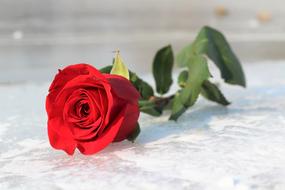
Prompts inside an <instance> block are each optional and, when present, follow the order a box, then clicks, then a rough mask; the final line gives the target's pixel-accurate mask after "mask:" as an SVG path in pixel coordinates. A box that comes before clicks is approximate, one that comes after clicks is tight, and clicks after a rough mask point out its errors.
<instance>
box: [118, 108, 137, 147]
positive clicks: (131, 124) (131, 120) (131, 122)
mask: <svg viewBox="0 0 285 190" xmlns="http://www.w3.org/2000/svg"><path fill="white" fill-rule="evenodd" d="M139 114H140V112H139V107H138V106H137V105H133V104H128V105H127V110H126V114H125V115H124V121H123V123H122V126H121V127H120V129H119V131H118V133H117V135H116V137H115V139H114V141H113V142H119V141H123V140H125V139H127V138H128V137H129V136H130V135H131V134H132V132H133V131H134V130H135V128H136V126H137V122H138V118H139Z"/></svg>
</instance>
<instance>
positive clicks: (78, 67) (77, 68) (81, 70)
mask: <svg viewBox="0 0 285 190" xmlns="http://www.w3.org/2000/svg"><path fill="white" fill-rule="evenodd" d="M89 74H91V75H94V76H96V77H98V78H101V79H103V78H104V77H103V75H102V74H101V73H100V71H98V70H97V69H95V68H94V67H93V66H91V65H89V64H86V63H80V64H75V65H69V66H67V67H65V68H64V69H63V70H59V73H58V74H57V75H56V76H55V78H54V80H53V82H52V84H51V85H50V88H49V91H52V90H55V89H61V88H62V87H63V86H64V85H65V84H66V83H67V82H68V81H70V80H72V79H73V78H75V77H77V76H79V75H89Z"/></svg>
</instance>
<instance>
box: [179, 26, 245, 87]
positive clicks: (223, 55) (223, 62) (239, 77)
mask: <svg viewBox="0 0 285 190" xmlns="http://www.w3.org/2000/svg"><path fill="white" fill-rule="evenodd" d="M195 54H206V55H207V56H208V57H209V58H210V59H211V60H212V61H213V62H214V63H215V64H216V66H217V67H218V68H219V70H220V71H221V76H222V78H223V79H224V80H225V82H227V83H229V84H237V85H241V86H244V87H245V86H246V82H245V75H244V72H243V69H242V66H241V64H240V61H239V60H238V58H237V56H236V55H235V54H234V52H233V51H232V49H231V47H230V45H229V43H228V42H227V40H226V38H225V37H224V36H223V34H222V33H221V32H219V31H217V30H215V29H213V28H211V27H208V26H205V27H203V28H202V29H201V30H200V32H199V34H198V36H197V37H196V39H195V41H194V42H193V44H190V45H188V46H186V47H185V48H183V49H182V50H181V51H180V52H179V53H178V55H177V62H178V64H179V65H180V66H187V64H188V61H187V60H188V59H189V57H191V56H193V55H195Z"/></svg>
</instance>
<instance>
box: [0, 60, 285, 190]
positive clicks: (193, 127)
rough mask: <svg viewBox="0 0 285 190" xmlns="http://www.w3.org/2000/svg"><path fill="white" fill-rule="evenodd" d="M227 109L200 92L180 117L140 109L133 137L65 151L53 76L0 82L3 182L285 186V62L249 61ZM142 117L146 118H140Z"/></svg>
mask: <svg viewBox="0 0 285 190" xmlns="http://www.w3.org/2000/svg"><path fill="white" fill-rule="evenodd" d="M244 66H245V71H246V76H247V79H248V88H247V89H242V88H239V87H230V86H227V85H223V91H224V92H225V95H226V96H227V97H228V98H229V100H230V101H232V104H231V105H230V106H229V107H228V108H224V107H221V106H219V105H216V104H214V103H210V102H207V101H206V100H204V99H200V100H199V101H198V102H197V104H196V105H195V106H194V107H193V108H192V109H191V110H189V111H188V112H187V113H186V114H185V115H183V116H182V117H181V118H180V119H179V120H178V122H173V121H167V117H168V114H167V113H166V114H165V115H164V116H163V117H161V118H153V117H149V116H146V115H143V114H142V115H141V117H140V121H141V128H142V132H141V135H140V136H139V138H138V139H137V141H136V142H135V143H133V144H132V143H130V142H126V141H125V142H122V143H117V144H112V145H111V146H109V147H107V148H106V149H105V150H103V151H102V152H100V153H99V154H96V155H93V156H83V155H80V154H79V153H78V152H76V153H75V155H74V156H72V157H70V156H67V155H66V154H65V153H63V152H61V151H56V150H53V149H52V148H51V147H50V145H49V142H48V139H47V130H46V119H47V118H46V113H45V109H44V101H45V96H46V94H47V89H48V83H47V82H44V83H39V82H37V83H35V82H30V83H24V84H12V85H9V84H7V85H1V86H0V105H1V114H0V189H1V190H6V189H9V190H10V189H11V190H13V189H15V190H17V189H23V190H33V189H44V190H49V189H58V190H61V189H69V190H73V189H74V190H81V189H82V190H91V189H118V190H119V189H142V190H144V189H193V190H223V189H225V190H284V189H285V181H284V179H285V138H284V137H285V96H284V94H285V75H284V71H285V62H274V63H272V62H262V63H258V64H245V65H244ZM142 121H143V122H142Z"/></svg>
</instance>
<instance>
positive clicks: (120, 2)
mask: <svg viewBox="0 0 285 190" xmlns="http://www.w3.org/2000/svg"><path fill="white" fill-rule="evenodd" d="M284 17H285V2H284V0H239V1H236V0H208V1H201V0H175V1H174V0H144V1H135V0H117V1H114V0H104V1H103V0H102V1H99V0H80V1H78V0H45V1H44V0H18V1H16V0H14V1H13V0H0V83H1V84H7V83H17V82H26V81H34V82H41V81H50V80H51V79H52V77H53V75H54V74H55V73H56V72H57V68H61V67H63V66H65V65H69V64H72V63H79V62H87V63H91V64H93V65H94V66H96V67H102V66H105V65H108V64H110V63H111V61H112V57H113V53H112V51H114V50H115V49H116V48H119V49H120V50H121V54H122V56H123V59H124V61H125V63H126V64H127V65H128V67H129V68H130V69H133V70H135V71H137V72H138V73H140V74H143V73H147V72H149V71H150V70H151V62H152V59H153V56H154V54H155V52H156V50H158V49H159V48H160V47H162V46H164V45H167V44H170V43H171V44H172V45H173V47H174V50H175V52H177V51H178V50H179V49H181V48H182V47H183V46H185V45H187V44H188V43H189V42H191V41H192V40H193V39H194V38H195V36H196V34H197V32H198V31H199V29H200V28H201V27H202V26H204V25H210V26H212V27H215V28H217V29H219V30H220V31H222V32H223V33H224V34H225V35H226V37H227V39H228V40H229V41H230V43H231V45H232V47H233V49H234V51H235V52H236V53H237V55H238V57H239V58H240V59H241V60H242V62H243V63H245V64H247V63H258V62H260V61H265V60H282V59H285V22H284Z"/></svg>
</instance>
